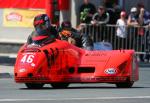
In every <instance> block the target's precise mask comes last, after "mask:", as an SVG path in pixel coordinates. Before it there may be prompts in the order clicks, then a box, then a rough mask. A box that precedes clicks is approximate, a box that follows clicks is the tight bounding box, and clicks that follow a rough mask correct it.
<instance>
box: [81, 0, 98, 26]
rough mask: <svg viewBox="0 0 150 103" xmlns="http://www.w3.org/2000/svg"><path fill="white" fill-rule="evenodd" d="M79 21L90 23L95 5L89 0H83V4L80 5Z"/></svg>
mask: <svg viewBox="0 0 150 103" xmlns="http://www.w3.org/2000/svg"><path fill="white" fill-rule="evenodd" d="M79 12H80V23H86V24H89V23H91V20H92V16H93V14H94V13H95V12H96V8H95V6H94V5H93V4H92V3H90V2H89V0H83V4H82V5H81V7H80V11H79Z"/></svg>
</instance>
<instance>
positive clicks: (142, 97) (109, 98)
mask: <svg viewBox="0 0 150 103" xmlns="http://www.w3.org/2000/svg"><path fill="white" fill-rule="evenodd" d="M114 99H150V96H133V97H95V98H62V99H61V98H56V99H52V98H49V99H0V102H8V101H62V100H66V101H67V100H114Z"/></svg>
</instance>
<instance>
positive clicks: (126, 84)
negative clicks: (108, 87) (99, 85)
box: [116, 82, 134, 88]
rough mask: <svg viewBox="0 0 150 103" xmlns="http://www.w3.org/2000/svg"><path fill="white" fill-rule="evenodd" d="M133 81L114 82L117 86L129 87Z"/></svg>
mask: <svg viewBox="0 0 150 103" xmlns="http://www.w3.org/2000/svg"><path fill="white" fill-rule="evenodd" d="M133 84H134V82H123V83H116V87H117V88H131V87H132V86H133Z"/></svg>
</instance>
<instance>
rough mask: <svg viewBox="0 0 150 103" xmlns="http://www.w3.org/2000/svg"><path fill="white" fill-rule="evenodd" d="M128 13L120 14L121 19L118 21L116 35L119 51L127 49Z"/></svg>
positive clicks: (122, 12)
mask: <svg viewBox="0 0 150 103" xmlns="http://www.w3.org/2000/svg"><path fill="white" fill-rule="evenodd" d="M126 16H127V14H126V12H125V11H121V13H120V18H119V19H118V20H117V23H116V25H117V30H116V35H117V40H118V41H117V45H119V49H120V48H122V49H125V39H126V37H127V29H126V26H127V21H126Z"/></svg>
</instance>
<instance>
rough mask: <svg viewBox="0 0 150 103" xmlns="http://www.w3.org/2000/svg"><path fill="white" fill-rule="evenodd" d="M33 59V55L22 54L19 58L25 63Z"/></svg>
mask: <svg viewBox="0 0 150 103" xmlns="http://www.w3.org/2000/svg"><path fill="white" fill-rule="evenodd" d="M33 59H34V55H27V54H26V55H24V56H23V57H22V59H21V62H22V63H25V62H27V63H32V62H33Z"/></svg>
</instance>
